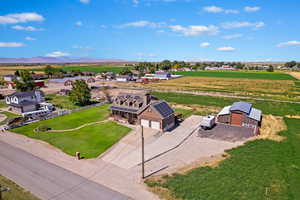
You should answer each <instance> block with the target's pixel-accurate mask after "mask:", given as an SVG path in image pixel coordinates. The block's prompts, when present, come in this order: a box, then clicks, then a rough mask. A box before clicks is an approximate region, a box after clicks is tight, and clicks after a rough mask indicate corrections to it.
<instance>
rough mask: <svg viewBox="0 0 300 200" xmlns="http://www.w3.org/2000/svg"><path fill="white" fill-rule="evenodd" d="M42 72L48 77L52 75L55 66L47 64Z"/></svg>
mask: <svg viewBox="0 0 300 200" xmlns="http://www.w3.org/2000/svg"><path fill="white" fill-rule="evenodd" d="M44 73H45V74H46V75H47V76H48V77H52V76H53V75H54V73H55V68H54V67H52V66H51V65H47V66H46V67H45V69H44Z"/></svg>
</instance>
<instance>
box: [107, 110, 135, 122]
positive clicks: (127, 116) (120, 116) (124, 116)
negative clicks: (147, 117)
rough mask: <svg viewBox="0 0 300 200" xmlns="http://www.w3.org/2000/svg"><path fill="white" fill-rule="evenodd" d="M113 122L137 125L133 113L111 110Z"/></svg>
mask: <svg viewBox="0 0 300 200" xmlns="http://www.w3.org/2000/svg"><path fill="white" fill-rule="evenodd" d="M110 116H111V117H112V118H113V119H114V120H115V121H117V122H121V123H128V124H134V125H135V124H138V116H137V114H135V113H130V112H123V111H117V110H112V113H111V115H110Z"/></svg>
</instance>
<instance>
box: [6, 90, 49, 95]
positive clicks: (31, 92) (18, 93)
mask: <svg viewBox="0 0 300 200" xmlns="http://www.w3.org/2000/svg"><path fill="white" fill-rule="evenodd" d="M35 91H39V92H40V94H41V95H42V96H44V93H43V92H42V91H40V90H33V91H29V92H14V93H12V94H11V95H9V97H13V96H16V97H28V96H35Z"/></svg>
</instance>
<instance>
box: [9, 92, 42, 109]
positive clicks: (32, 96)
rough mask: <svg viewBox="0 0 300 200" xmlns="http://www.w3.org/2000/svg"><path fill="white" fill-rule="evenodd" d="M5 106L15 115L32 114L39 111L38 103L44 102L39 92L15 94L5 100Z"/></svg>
mask: <svg viewBox="0 0 300 200" xmlns="http://www.w3.org/2000/svg"><path fill="white" fill-rule="evenodd" d="M5 101H6V104H8V105H9V106H10V108H11V109H12V110H13V111H15V112H17V113H25V112H32V111H36V110H38V109H39V103H42V102H44V101H45V97H44V93H43V92H42V91H40V90H34V91H30V92H15V93H13V94H11V95H9V96H7V97H6V98H5Z"/></svg>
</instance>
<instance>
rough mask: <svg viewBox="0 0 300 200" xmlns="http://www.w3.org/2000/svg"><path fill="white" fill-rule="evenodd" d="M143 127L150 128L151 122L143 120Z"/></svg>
mask: <svg viewBox="0 0 300 200" xmlns="http://www.w3.org/2000/svg"><path fill="white" fill-rule="evenodd" d="M141 125H142V126H144V127H150V121H149V120H145V119H142V120H141Z"/></svg>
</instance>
